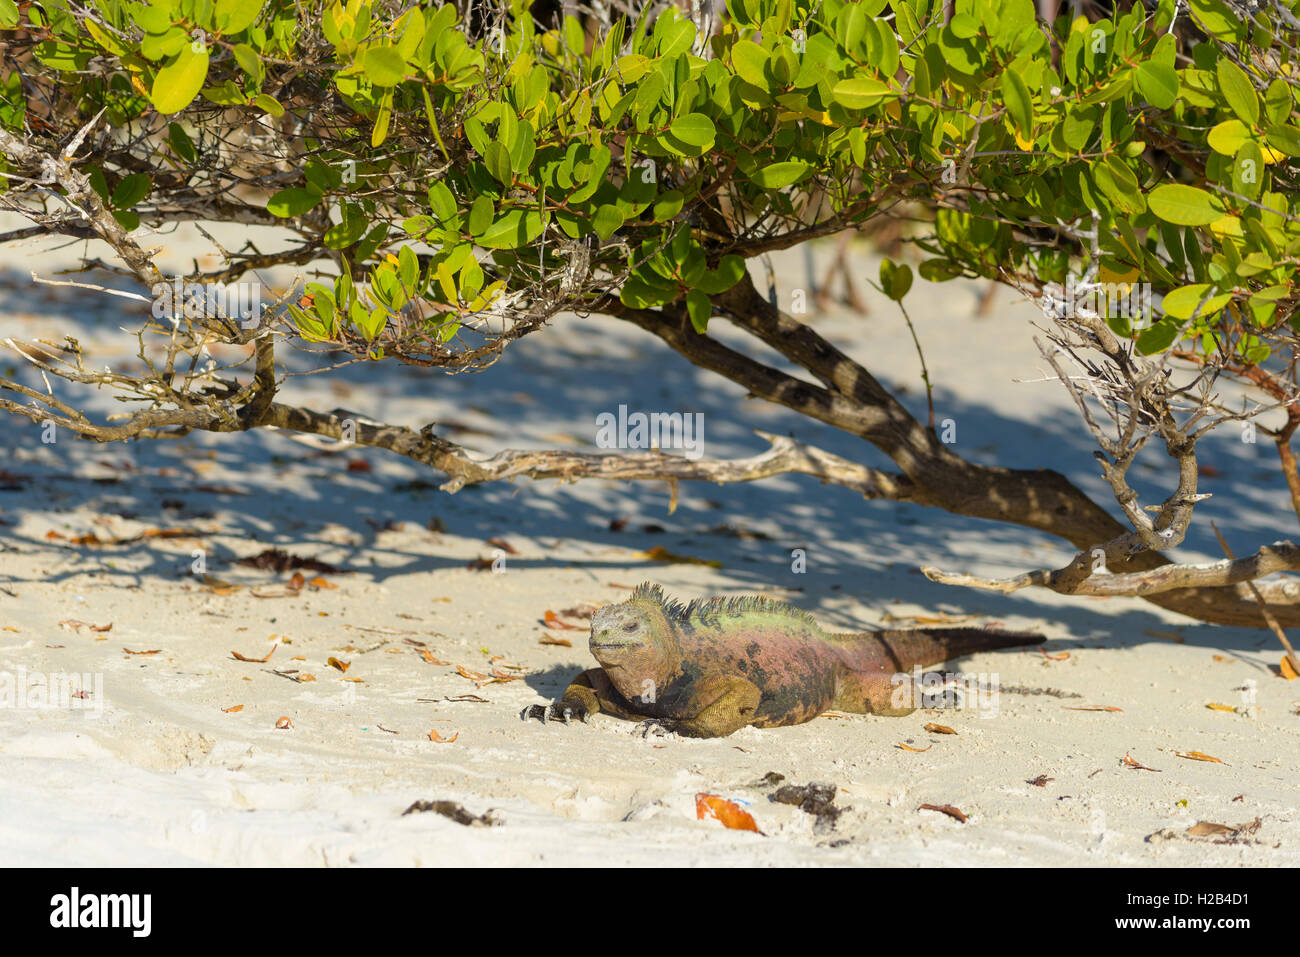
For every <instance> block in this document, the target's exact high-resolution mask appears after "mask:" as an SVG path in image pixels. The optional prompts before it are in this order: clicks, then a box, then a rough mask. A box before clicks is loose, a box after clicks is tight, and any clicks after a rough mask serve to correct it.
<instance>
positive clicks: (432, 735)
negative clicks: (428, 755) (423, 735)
mask: <svg viewBox="0 0 1300 957" xmlns="http://www.w3.org/2000/svg"><path fill="white" fill-rule="evenodd" d="M459 737H460V732H459V731H457V732H456V733H455V734H453V735H452V736H451V737H450V738H444V737H443V736H442V735H440V734H439V733H438V729H437V728H434V729H433V730H432V731H430V732H429V740H430V741H433V742H435V743H437V744H451V743H452V742H453V741H455V740H456V739H457V738H459Z"/></svg>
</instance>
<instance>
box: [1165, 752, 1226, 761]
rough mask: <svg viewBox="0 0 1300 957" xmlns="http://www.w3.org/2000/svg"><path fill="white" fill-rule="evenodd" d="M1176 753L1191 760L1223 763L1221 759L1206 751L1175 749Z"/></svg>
mask: <svg viewBox="0 0 1300 957" xmlns="http://www.w3.org/2000/svg"><path fill="white" fill-rule="evenodd" d="M1174 754H1176V755H1177V756H1178V757H1180V758H1186V759H1187V760H1189V761H1209V762H1211V763H1212V764H1222V763H1223V762H1222V761H1221V760H1220V759H1218V758H1216V757H1214V756H1213V755H1211V754H1206V753H1205V752H1204V751H1175V752H1174Z"/></svg>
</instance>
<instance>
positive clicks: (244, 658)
mask: <svg viewBox="0 0 1300 957" xmlns="http://www.w3.org/2000/svg"><path fill="white" fill-rule="evenodd" d="M279 647H280V643H279V642H278V641H277V642H273V643H272V645H271V650H270V651H268V652H267V653H266V657H265V658H250V657H248V656H247V655H241V654H240V653H239V652H237V651H232V652H231V655H233V656H234V658H235V660H236V661H251V662H255V663H257V664H261V663H262V662H265V661H270V660H271V656H272V655H273V654H275V649H276V648H279Z"/></svg>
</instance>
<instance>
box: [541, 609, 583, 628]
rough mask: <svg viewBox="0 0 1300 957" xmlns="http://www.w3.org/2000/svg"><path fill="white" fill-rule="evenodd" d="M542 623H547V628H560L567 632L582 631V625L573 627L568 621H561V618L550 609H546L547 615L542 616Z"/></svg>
mask: <svg viewBox="0 0 1300 957" xmlns="http://www.w3.org/2000/svg"><path fill="white" fill-rule="evenodd" d="M542 621H543V622H545V624H546V627H547V628H560V629H563V630H565V631H582V625H571V624H569V623H568V622H567V621H560V616H559V615H557V614H556V613H555V612H553V611H551V610H550V609H549V608H548V609H546V614H544V615H543V616H542Z"/></svg>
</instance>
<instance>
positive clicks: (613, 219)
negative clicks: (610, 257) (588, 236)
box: [591, 205, 623, 242]
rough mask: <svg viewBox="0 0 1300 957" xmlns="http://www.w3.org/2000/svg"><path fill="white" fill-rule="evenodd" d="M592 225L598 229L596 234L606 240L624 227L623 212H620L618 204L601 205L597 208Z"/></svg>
mask: <svg viewBox="0 0 1300 957" xmlns="http://www.w3.org/2000/svg"><path fill="white" fill-rule="evenodd" d="M591 225H592V228H593V229H595V230H596V235H597V236H599V237H600V239H601V241H602V242H604V241H605V240H607V239H609V238H610V237H611V236H613V235H614V234H615V233H616V232H618V231H619V230H620V229H622V228H623V214H622V213H621V212H619V209H618V207H617V206H609V205H605V206H601V207H600V208H599V209H597V210H596V215H595V216H594V217H593V218H592V223H591Z"/></svg>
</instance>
